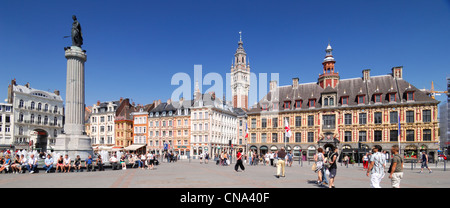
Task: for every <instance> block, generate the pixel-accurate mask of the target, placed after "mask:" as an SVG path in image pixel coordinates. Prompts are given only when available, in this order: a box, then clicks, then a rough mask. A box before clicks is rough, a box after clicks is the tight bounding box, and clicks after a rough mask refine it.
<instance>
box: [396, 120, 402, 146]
mask: <svg viewBox="0 0 450 208" xmlns="http://www.w3.org/2000/svg"><path fill="white" fill-rule="evenodd" d="M397 123H398V138H397V140H398V148H399V149H398V153H399V154H400V152H401V148H400V147H401V146H400V140H401V135H402V134H401V125H400V112H399V113H398V122H397Z"/></svg>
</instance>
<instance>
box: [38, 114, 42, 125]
mask: <svg viewBox="0 0 450 208" xmlns="http://www.w3.org/2000/svg"><path fill="white" fill-rule="evenodd" d="M37 123H38V124H40V123H41V115H38V118H37Z"/></svg>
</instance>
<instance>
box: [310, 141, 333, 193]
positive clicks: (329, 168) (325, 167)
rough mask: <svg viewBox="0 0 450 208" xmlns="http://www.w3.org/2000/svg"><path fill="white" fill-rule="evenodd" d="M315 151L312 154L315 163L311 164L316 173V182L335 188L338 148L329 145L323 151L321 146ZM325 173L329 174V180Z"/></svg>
mask: <svg viewBox="0 0 450 208" xmlns="http://www.w3.org/2000/svg"><path fill="white" fill-rule="evenodd" d="M317 152H318V153H317V154H316V155H314V162H315V164H314V165H313V170H314V171H315V172H316V173H317V174H318V180H317V184H319V185H320V186H321V185H328V187H329V188H335V186H334V179H335V177H336V173H337V165H336V164H337V159H338V158H339V154H338V149H337V148H335V147H331V148H329V150H328V151H327V152H324V150H323V149H322V148H319V149H317ZM327 175H328V176H329V179H330V180H329V181H328V180H327Z"/></svg>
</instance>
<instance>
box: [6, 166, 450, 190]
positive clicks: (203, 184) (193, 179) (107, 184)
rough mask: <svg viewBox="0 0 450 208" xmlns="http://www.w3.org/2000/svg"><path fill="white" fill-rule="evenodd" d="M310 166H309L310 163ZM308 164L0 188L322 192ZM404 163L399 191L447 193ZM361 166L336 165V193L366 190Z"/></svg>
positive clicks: (133, 172)
mask: <svg viewBox="0 0 450 208" xmlns="http://www.w3.org/2000/svg"><path fill="white" fill-rule="evenodd" d="M311 164H312V163H311ZM311 164H308V163H307V162H305V163H303V167H301V166H300V165H299V164H298V162H296V163H294V164H293V166H292V167H286V177H284V178H282V177H281V178H276V177H275V174H276V168H275V167H270V166H263V165H259V166H249V165H245V168H246V169H245V172H235V171H234V164H232V165H231V166H218V165H215V163H214V162H210V163H209V164H200V163H199V162H198V161H194V160H192V161H191V162H188V161H178V162H176V163H169V164H168V163H162V164H161V165H159V166H157V167H156V169H154V170H147V169H144V170H142V169H137V168H134V169H130V168H128V169H126V170H115V171H112V170H111V169H107V170H106V171H102V172H98V171H96V172H81V173H76V172H71V173H48V174H47V173H45V171H42V170H40V172H39V173H37V174H29V173H28V172H27V173H25V174H0V187H4V188H7V187H14V188H23V187H26V188H217V187H220V188H284V187H286V188H322V187H319V186H318V185H316V184H315V181H316V180H317V174H316V173H314V172H313V171H311ZM410 167H411V166H410V164H405V170H404V178H403V180H402V181H401V187H402V188H449V187H450V177H449V176H450V170H448V169H447V171H443V168H442V167H440V166H439V167H437V168H436V167H435V165H430V167H431V168H432V170H433V173H428V171H427V170H425V171H424V173H419V171H420V165H419V167H416V168H415V169H414V170H411V168H410ZM365 173H366V172H365V171H363V169H362V165H360V166H358V165H357V164H355V165H353V166H352V165H350V166H349V167H348V168H347V167H345V166H341V165H339V166H338V169H337V176H336V182H335V186H336V188H369V187H370V185H369V181H370V180H369V177H367V176H366V175H365ZM381 186H382V187H383V188H390V179H389V178H388V175H386V176H385V177H384V179H383V180H382V183H381Z"/></svg>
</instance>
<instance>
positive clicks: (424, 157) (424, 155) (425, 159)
mask: <svg viewBox="0 0 450 208" xmlns="http://www.w3.org/2000/svg"><path fill="white" fill-rule="evenodd" d="M420 168H421V169H420V173H422V172H423V168H427V169H428V171H430V172H429V173H432V172H433V171H431V169H430V168H429V167H428V155H427V153H425V151H423V152H422V165H421V166H420Z"/></svg>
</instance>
